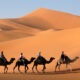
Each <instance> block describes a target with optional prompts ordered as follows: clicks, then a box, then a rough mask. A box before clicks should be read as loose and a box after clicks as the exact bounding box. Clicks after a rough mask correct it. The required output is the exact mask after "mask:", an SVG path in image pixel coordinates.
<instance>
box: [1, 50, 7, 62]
mask: <svg viewBox="0 0 80 80" xmlns="http://www.w3.org/2000/svg"><path fill="white" fill-rule="evenodd" d="M0 58H1V59H2V60H3V62H4V63H5V62H7V60H6V58H5V56H4V54H3V51H2V52H1V56H0Z"/></svg>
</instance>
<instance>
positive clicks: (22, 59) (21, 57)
mask: <svg viewBox="0 0 80 80" xmlns="http://www.w3.org/2000/svg"><path fill="white" fill-rule="evenodd" d="M24 59H25V58H24V56H23V53H21V54H20V60H21V61H23V62H24Z"/></svg>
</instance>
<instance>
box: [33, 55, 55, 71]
mask: <svg viewBox="0 0 80 80" xmlns="http://www.w3.org/2000/svg"><path fill="white" fill-rule="evenodd" d="M54 59H55V58H54V57H51V58H50V60H49V61H47V60H46V59H45V58H44V57H42V56H40V57H38V58H37V59H36V60H35V61H34V65H33V67H32V71H33V72H34V67H35V68H36V71H37V72H39V71H38V69H37V66H38V65H43V69H42V71H43V72H44V70H45V69H46V66H45V65H46V64H49V63H51V62H52V61H53V60H54Z"/></svg>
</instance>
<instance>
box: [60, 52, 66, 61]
mask: <svg viewBox="0 0 80 80" xmlns="http://www.w3.org/2000/svg"><path fill="white" fill-rule="evenodd" d="M65 56H66V55H65V54H64V51H62V54H61V59H62V60H63V61H65Z"/></svg>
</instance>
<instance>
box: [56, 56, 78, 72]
mask: <svg viewBox="0 0 80 80" xmlns="http://www.w3.org/2000/svg"><path fill="white" fill-rule="evenodd" d="M77 59H79V57H75V58H74V59H72V60H71V59H69V58H68V57H67V59H66V60H65V61H62V59H61V58H60V59H59V60H58V61H57V64H56V66H55V72H56V69H57V68H58V69H59V71H60V66H61V64H66V71H67V66H68V65H69V66H70V71H72V66H71V64H70V63H73V62H75V61H76V60H77Z"/></svg>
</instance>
